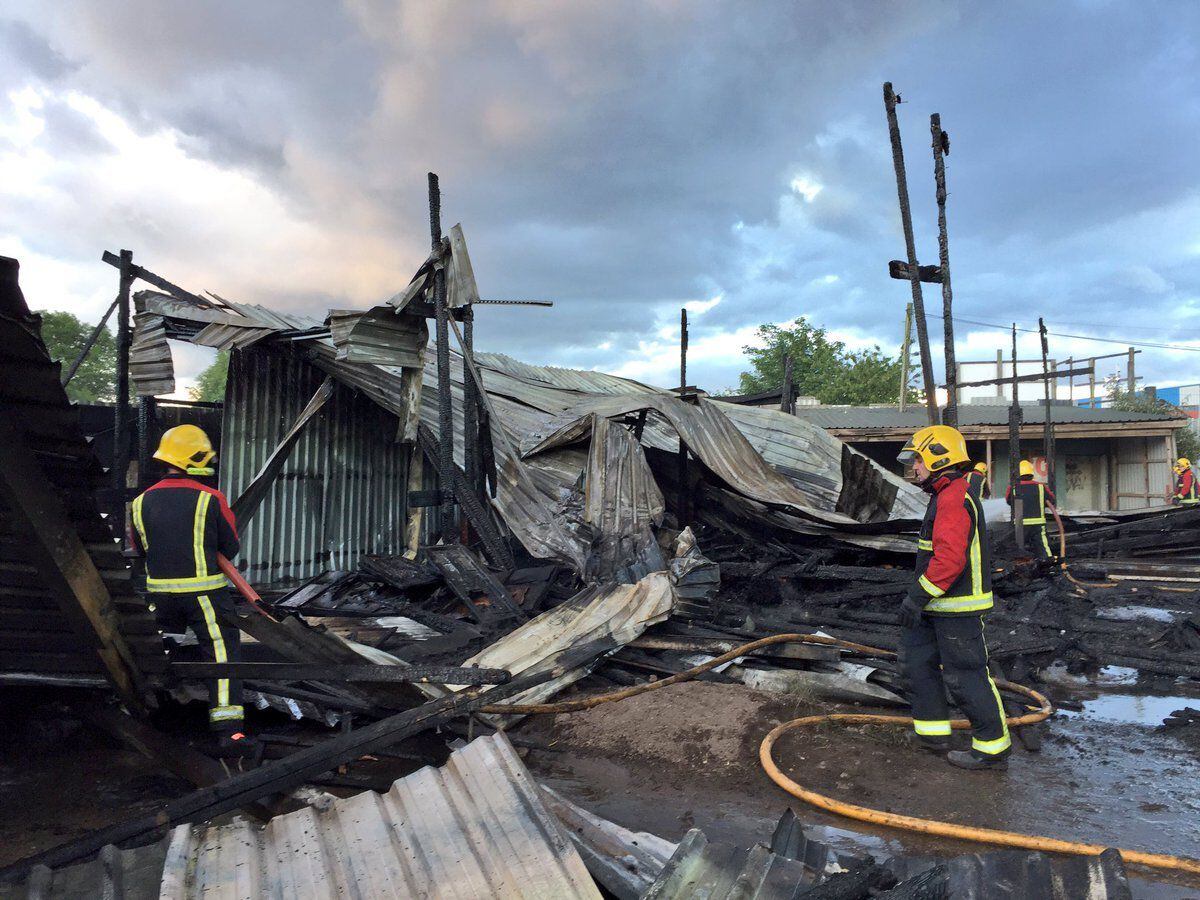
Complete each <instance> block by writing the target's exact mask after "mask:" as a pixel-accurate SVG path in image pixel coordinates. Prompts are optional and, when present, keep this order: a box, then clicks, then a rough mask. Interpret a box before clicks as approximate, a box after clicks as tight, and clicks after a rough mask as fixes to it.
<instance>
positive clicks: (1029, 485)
mask: <svg viewBox="0 0 1200 900" xmlns="http://www.w3.org/2000/svg"><path fill="white" fill-rule="evenodd" d="M1020 476H1021V480H1020V481H1018V482H1017V484H1016V485H1015V488H1016V489H1015V490H1014V489H1013V488H1014V485H1011V484H1010V485H1009V486H1008V490H1006V491H1005V492H1004V499H1005V500H1007V501H1008V505H1009V506H1012V505H1013V500H1014V498H1016V497H1020V498H1021V510H1022V512H1021V523H1022V524H1023V525H1024V526H1025V528H1026V529H1027V531H1031V532H1032V533H1031V534H1028V535H1027V537H1026V541H1027V543H1028V544H1029V546H1031V547H1033V552H1034V554H1036V555H1037V558H1038V559H1054V551H1053V550H1051V549H1050V539H1049V538H1048V537H1047V536H1046V504H1047V503H1050V504H1053V503H1054V493H1053V491H1051V490H1050V488H1048V487H1046V486H1045V485H1044V484H1042V483H1041V482H1040V481H1034V480H1033V463H1031V462H1030V461H1029V460H1027V459H1023V460H1021V466H1020Z"/></svg>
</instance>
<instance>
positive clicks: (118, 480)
mask: <svg viewBox="0 0 1200 900" xmlns="http://www.w3.org/2000/svg"><path fill="white" fill-rule="evenodd" d="M133 278H134V274H133V251H132V250H122V251H121V274H120V288H119V290H118V291H117V397H116V408H115V410H114V414H113V458H112V466H113V473H112V475H113V487H114V488H115V489H116V490H115V496H116V498H117V499H116V501H114V504H113V527H114V528H115V529H116V530H117V533H118V534H124V533H125V503H126V500H127V499H128V498H127V497H126V494H127V493H128V491H127V484H126V479H127V478H128V473H129V422H130V415H129V345H130V343H131V341H132V338H131V335H130V332H129V293H130V288H131V286H132V285H133Z"/></svg>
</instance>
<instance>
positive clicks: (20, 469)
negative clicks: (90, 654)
mask: <svg viewBox="0 0 1200 900" xmlns="http://www.w3.org/2000/svg"><path fill="white" fill-rule="evenodd" d="M15 421H17V414H16V413H14V412H13V411H12V410H10V409H5V408H3V407H0V497H3V500H4V503H5V505H6V506H7V507H8V509H9V512H10V514H11V515H12V517H13V520H14V524H15V525H16V530H17V532H18V533H19V534H21V535H22V536H23V538H24V541H23V546H24V548H25V553H26V561H27V562H29V563H30V564H31V565H33V566H34V567H35V568H36V570H37V573H38V575H39V576H40V578H41V580H42V582H43V583H44V584H45V585H46V587H47V588H48V589H49V590H50V592H51V593H52V594H53V595H54V598H55V600H56V601H57V602H58V607H59V609H60V610H62V613H63V617H64V618H65V619H66V620H67V621H68V622H69V623H70V625H71V627H72V628H73V629H74V631H75V633H76V634H78V635H79V637H80V638H81V639H82V640H84V641H85V642H86V643H87V644H88V645H90V646H92V647H94V648H95V649H96V653H97V655H98V656H99V657H100V660H101V662H102V663H103V664H104V669H105V671H106V672H107V674H108V676H109V679H110V680H111V681H112V683H113V684H114V685H115V686H116V688H117V691H118V692H119V693H120V695H121V698H122V699H123V700H124V701H125V702H126V703H128V704H129V706H130V708H132V709H134V710H136V711H141V710H143V709H144V708H145V704H144V703H143V700H142V697H141V676H140V673H139V671H138V667H137V663H136V662H135V660H134V657H133V654H132V652H131V651H130V649H129V646H128V644H126V642H125V638H124V637H123V636H122V635H121V632H120V630H119V629H118V626H117V614H116V609H115V607H114V606H113V600H112V596H111V595H110V594H109V592H108V588H107V587H106V586H105V584H104V579H103V578H101V576H100V573H99V571H97V569H96V566H95V563H93V562H92V558H91V557H90V556H89V555H88V552H87V549H86V548H85V547H84V545H83V542H82V541H81V540H80V539H79V534H78V533H77V532H76V531H75V528H74V526H73V525H72V524H71V520H70V518H69V517H68V515H67V511H66V508H65V507H64V506H63V502H62V500H61V499H60V498H59V496H58V494H57V493H55V491H54V490H53V488H51V487H50V484H49V482H48V481H47V480H46V476H45V473H44V472H43V471H42V469H41V466H40V465H39V464H38V462H37V459H36V457H35V456H34V454H33V452H32V451H31V450H30V449H29V448H28V446H26V444H25V438H24V436H23V435H22V434H20V433H19V432H18V431H17V429H16V428H15V427H14V426H13V422H15Z"/></svg>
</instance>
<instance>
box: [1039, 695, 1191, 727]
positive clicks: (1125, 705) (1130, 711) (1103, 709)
mask: <svg viewBox="0 0 1200 900" xmlns="http://www.w3.org/2000/svg"><path fill="white" fill-rule="evenodd" d="M1198 702H1200V701H1197V700H1196V698H1195V697H1184V696H1178V697H1147V696H1138V695H1136V694H1103V695H1101V696H1099V697H1096V698H1094V699H1092V700H1084V701H1083V709H1082V710H1081V711H1078V712H1076V711H1073V710H1067V709H1064V710H1062V711H1061V713H1062V715H1064V716H1082V717H1083V718H1085V719H1100V720H1103V721H1106V722H1120V723H1122V724H1125V725H1144V726H1148V727H1150V726H1155V725H1161V724H1162V721H1163V719H1165V718H1166V717H1167V716H1169V715H1170V714H1171V713H1173V712H1174V711H1175V710H1177V709H1183V708H1184V707H1185V706H1191V707H1195V706H1196V705H1197V703H1198Z"/></svg>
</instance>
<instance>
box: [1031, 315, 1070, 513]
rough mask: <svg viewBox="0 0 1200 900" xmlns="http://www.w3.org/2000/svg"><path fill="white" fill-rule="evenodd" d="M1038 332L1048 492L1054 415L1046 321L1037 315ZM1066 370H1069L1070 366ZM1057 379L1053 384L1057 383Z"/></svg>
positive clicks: (1050, 479) (1052, 480)
mask: <svg viewBox="0 0 1200 900" xmlns="http://www.w3.org/2000/svg"><path fill="white" fill-rule="evenodd" d="M1038 332H1039V334H1041V337H1042V375H1043V376H1045V381H1043V382H1042V383H1043V384H1044V385H1045V388H1046V431H1045V446H1044V448H1043V450H1042V453H1043V454H1044V455H1045V457H1046V485H1047V487H1049V488H1050V492H1051V493H1053V492H1054V417H1053V415H1052V413H1053V408H1052V407H1051V406H1050V380H1051V379H1050V363H1049V353H1050V345H1049V343H1048V342H1047V340H1046V322H1045V320H1044V319H1042V318H1041V317H1040V316H1039V317H1038ZM1067 371H1068V372H1069V371H1071V368H1070V366H1068V367H1067ZM1057 383H1058V382H1057V381H1055V384H1056V385H1057Z"/></svg>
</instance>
